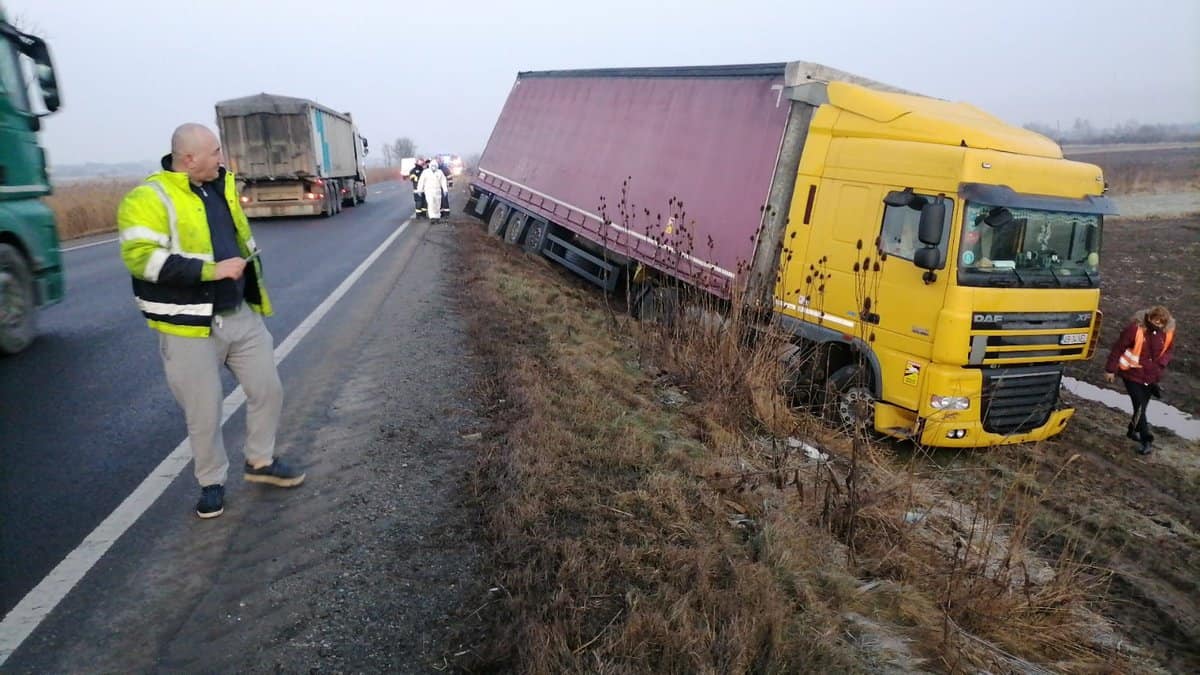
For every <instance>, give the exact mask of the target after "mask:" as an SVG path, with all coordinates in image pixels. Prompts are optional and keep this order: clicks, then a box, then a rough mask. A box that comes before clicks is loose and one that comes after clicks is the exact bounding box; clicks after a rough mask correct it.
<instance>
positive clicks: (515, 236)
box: [504, 216, 525, 244]
mask: <svg viewBox="0 0 1200 675" xmlns="http://www.w3.org/2000/svg"><path fill="white" fill-rule="evenodd" d="M523 229H525V218H523V217H521V216H517V217H516V218H514V219H513V221H512V222H511V223H509V224H508V229H506V230H505V231H504V239H505V241H507V242H508V243H510V244H519V243H521V230H523Z"/></svg>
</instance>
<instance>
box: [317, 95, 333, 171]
mask: <svg viewBox="0 0 1200 675" xmlns="http://www.w3.org/2000/svg"><path fill="white" fill-rule="evenodd" d="M313 118H314V120H315V121H316V123H317V140H318V141H320V143H321V168H322V169H324V174H325V175H326V176H328V175H329V173H330V171H331V169H330V167H329V143H328V142H327V141H326V140H325V113H324V112H323V111H320V110H313Z"/></svg>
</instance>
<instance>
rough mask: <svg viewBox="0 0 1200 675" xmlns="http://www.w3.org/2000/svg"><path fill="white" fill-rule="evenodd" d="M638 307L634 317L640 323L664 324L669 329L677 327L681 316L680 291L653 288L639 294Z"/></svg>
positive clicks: (645, 289) (658, 287)
mask: <svg viewBox="0 0 1200 675" xmlns="http://www.w3.org/2000/svg"><path fill="white" fill-rule="evenodd" d="M637 297H638V298H639V299H638V301H637V307H635V308H634V315H635V316H637V318H638V321H643V322H653V323H658V324H662V325H663V326H666V327H667V328H670V327H672V326H674V325H675V319H676V317H677V316H678V314H679V290H678V289H674V288H663V287H661V286H651V287H649V288H642V289H639V290H638V292H637Z"/></svg>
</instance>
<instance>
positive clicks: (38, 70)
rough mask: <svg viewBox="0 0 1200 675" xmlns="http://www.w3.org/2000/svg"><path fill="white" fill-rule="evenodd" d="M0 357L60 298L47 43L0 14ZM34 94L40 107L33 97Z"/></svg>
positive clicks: (54, 84)
mask: <svg viewBox="0 0 1200 675" xmlns="http://www.w3.org/2000/svg"><path fill="white" fill-rule="evenodd" d="M0 38H3V39H0V355H3V354H15V353H17V352H19V351H21V350H22V349H24V348H26V347H28V346H29V344H30V343H31V342H33V338H34V336H35V335H36V334H37V309H38V307H44V306H46V305H52V304H54V303H56V302H58V301H59V300H62V296H63V286H64V284H63V270H62V253H61V251H60V250H59V245H58V231H57V230H56V229H55V225H54V214H53V213H52V212H51V211H50V208H49V207H47V206H46V205H45V204H44V203H43V202H42V200H41V197H43V196H45V195H47V194H50V180H49V178H48V177H47V175H46V153H45V151H44V150H43V149H42V147H41V146H40V145H38V131H39V130H40V129H41V118H42V117H43V116H44V115H48V114H50V113H52V112H54V111H55V110H58V107H59V95H58V81H57V78H56V77H55V75H54V65H53V63H52V62H51V59H50V50H49V48H48V47H47V46H46V42H45V41H44V40H42V39H41V38H39V37H35V36H32V35H28V34H26V33H24V32H22V31H20V30H18V29H17V28H16V27H15V26H13V25H12V24H10V23H9V22H8V19H7V17H6V16H5V14H4V10H3V8H0ZM34 90H36V91H38V93H39V94H40V98H41V106H40V107H39V108H35V107H34V104H33V100H32V98H31V96H30V93H31V92H32V91H34Z"/></svg>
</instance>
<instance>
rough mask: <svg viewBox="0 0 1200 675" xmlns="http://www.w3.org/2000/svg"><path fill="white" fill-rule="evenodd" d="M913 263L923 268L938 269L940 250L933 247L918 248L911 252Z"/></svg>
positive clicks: (940, 266)
mask: <svg viewBox="0 0 1200 675" xmlns="http://www.w3.org/2000/svg"><path fill="white" fill-rule="evenodd" d="M913 264H914V265H916V266H917V267H920V268H921V269H923V270H940V269H942V252H941V250H939V249H937V248H934V247H927V248H919V249H917V250H916V251H914V252H913Z"/></svg>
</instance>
